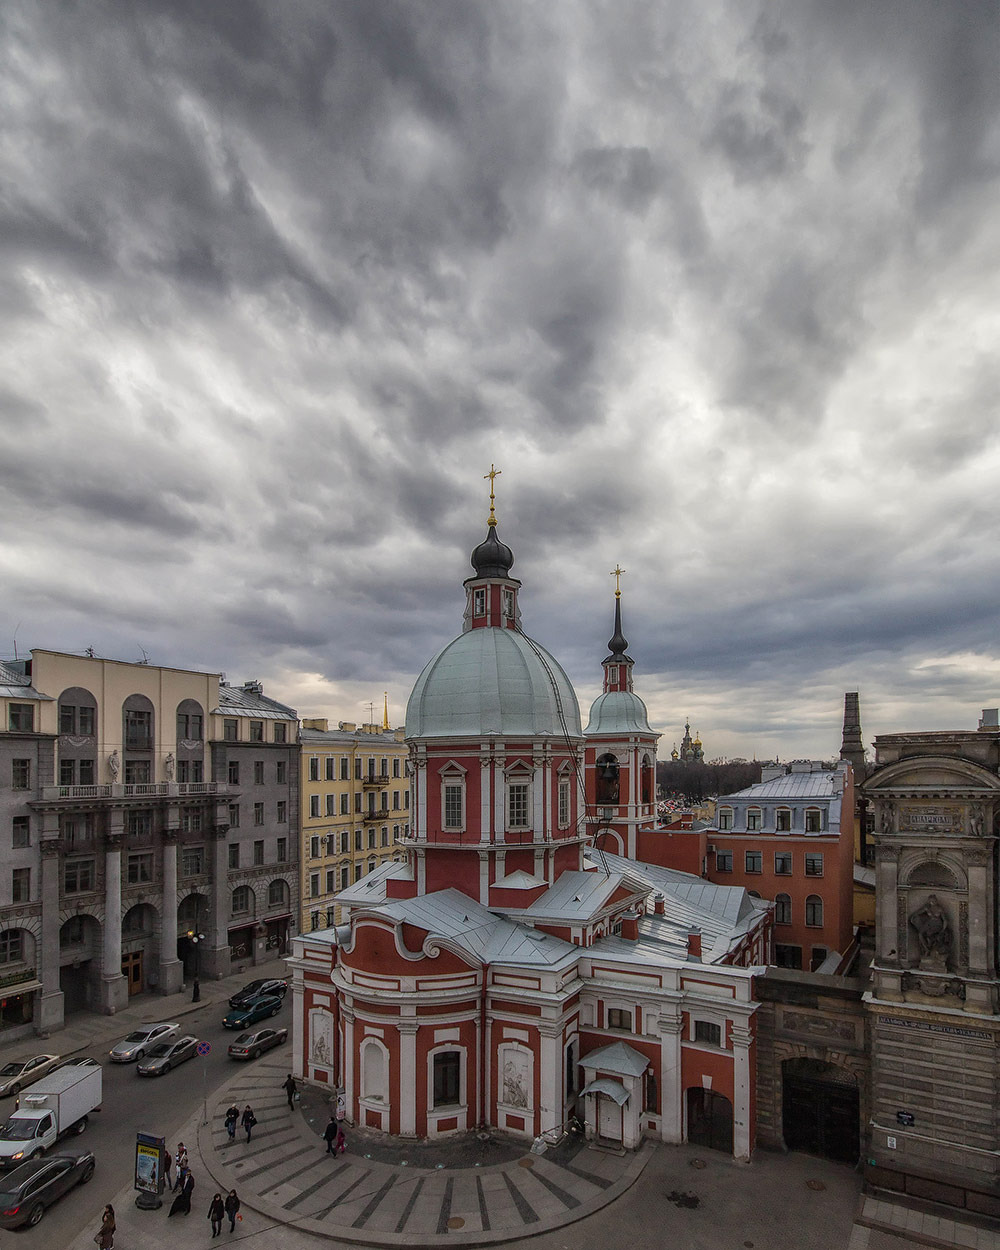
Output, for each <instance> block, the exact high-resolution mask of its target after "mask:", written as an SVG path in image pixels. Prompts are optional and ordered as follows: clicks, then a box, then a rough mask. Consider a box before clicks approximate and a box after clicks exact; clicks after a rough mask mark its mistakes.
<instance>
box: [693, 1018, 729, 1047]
mask: <svg viewBox="0 0 1000 1250" xmlns="http://www.w3.org/2000/svg"><path fill="white" fill-rule="evenodd" d="M694 1040H695V1041H696V1042H703V1043H704V1044H705V1045H706V1046H721V1045H722V1026H721V1025H719V1024H713V1023H712V1022H711V1021H710V1020H695V1022H694Z"/></svg>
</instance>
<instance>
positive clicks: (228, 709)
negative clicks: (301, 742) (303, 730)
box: [213, 685, 299, 720]
mask: <svg viewBox="0 0 1000 1250" xmlns="http://www.w3.org/2000/svg"><path fill="white" fill-rule="evenodd" d="M233 713H235V714H236V715H237V716H252V717H254V719H255V720H298V718H299V714H298V712H296V710H295V709H294V708H292V707H286V706H285V704H284V703H278V702H277V700H275V699H269V698H268V697H267V696H266V695H265V694H263V693H258V692H257V691H256V690H247V688H246V687H245V686H223V685H220V686H219V706H218V707H217V708H215V709H214V711H213V715H214V716H231V715H233Z"/></svg>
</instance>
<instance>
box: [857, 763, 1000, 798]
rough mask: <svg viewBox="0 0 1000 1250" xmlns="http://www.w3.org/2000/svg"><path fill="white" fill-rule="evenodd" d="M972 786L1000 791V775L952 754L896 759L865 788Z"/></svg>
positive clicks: (929, 788) (947, 787) (944, 788)
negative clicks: (951, 755) (950, 755)
mask: <svg viewBox="0 0 1000 1250" xmlns="http://www.w3.org/2000/svg"><path fill="white" fill-rule="evenodd" d="M970 785H973V786H984V787H986V788H987V789H991V790H1000V777H997V775H996V773H993V772H990V771H989V770H988V769H986V768H983V767H982V766H981V765H979V764H976V763H974V762H973V761H972V760H966V759H959V758H952V757H949V756H936V757H928V756H923V757H917V758H914V759H902V760H897V761H896V762H895V763H893V764H887V765H886V766H885V767H884V768H880V769H879V770H878V772H877V773H875V775H874V776H873V777H872V778H871V779H870V780H869V781H868V783H867V784H866V786H865V791H866V792H867V793H869V794H877V793H878V792H879V791H880V790H906V789H911V788H912V789H919V790H922V791H933V790H935V789H941V790H952V789H954V790H959V789H961V790H964V789H967V788H968V787H969V786H970Z"/></svg>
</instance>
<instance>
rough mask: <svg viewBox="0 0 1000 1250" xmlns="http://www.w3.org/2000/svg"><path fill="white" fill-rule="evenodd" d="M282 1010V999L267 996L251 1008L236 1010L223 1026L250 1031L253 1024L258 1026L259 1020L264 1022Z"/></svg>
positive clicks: (252, 1004)
mask: <svg viewBox="0 0 1000 1250" xmlns="http://www.w3.org/2000/svg"><path fill="white" fill-rule="evenodd" d="M280 1010H281V999H280V998H278V997H277V996H276V995H270V994H267V995H265V996H264V997H263V998H258V999H257V1001H256V1002H254V1003H251V1005H250V1006H249V1007H242V1008H234V1009H233V1010H232V1011H231V1012H230V1013H229V1015H228V1016H226V1017H225V1019H224V1020H223V1021H222V1024H223V1027H224V1028H227V1029H248V1028H249V1027H250V1025H251V1024H256V1023H257V1021H258V1020H264V1019H266V1018H267V1017H268V1016H276V1015H277V1014H278V1012H279V1011H280Z"/></svg>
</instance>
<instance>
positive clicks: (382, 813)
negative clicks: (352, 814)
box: [361, 807, 390, 825]
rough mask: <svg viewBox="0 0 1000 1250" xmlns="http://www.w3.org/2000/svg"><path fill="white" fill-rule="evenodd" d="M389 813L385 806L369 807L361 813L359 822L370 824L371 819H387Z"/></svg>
mask: <svg viewBox="0 0 1000 1250" xmlns="http://www.w3.org/2000/svg"><path fill="white" fill-rule="evenodd" d="M389 814H390V813H389V809H388V808H387V807H370V808H369V809H368V810H367V811H366V812H362V813H361V823H362V824H363V825H370V824H371V823H372V822H373V821H380V820H388V819H389Z"/></svg>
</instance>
